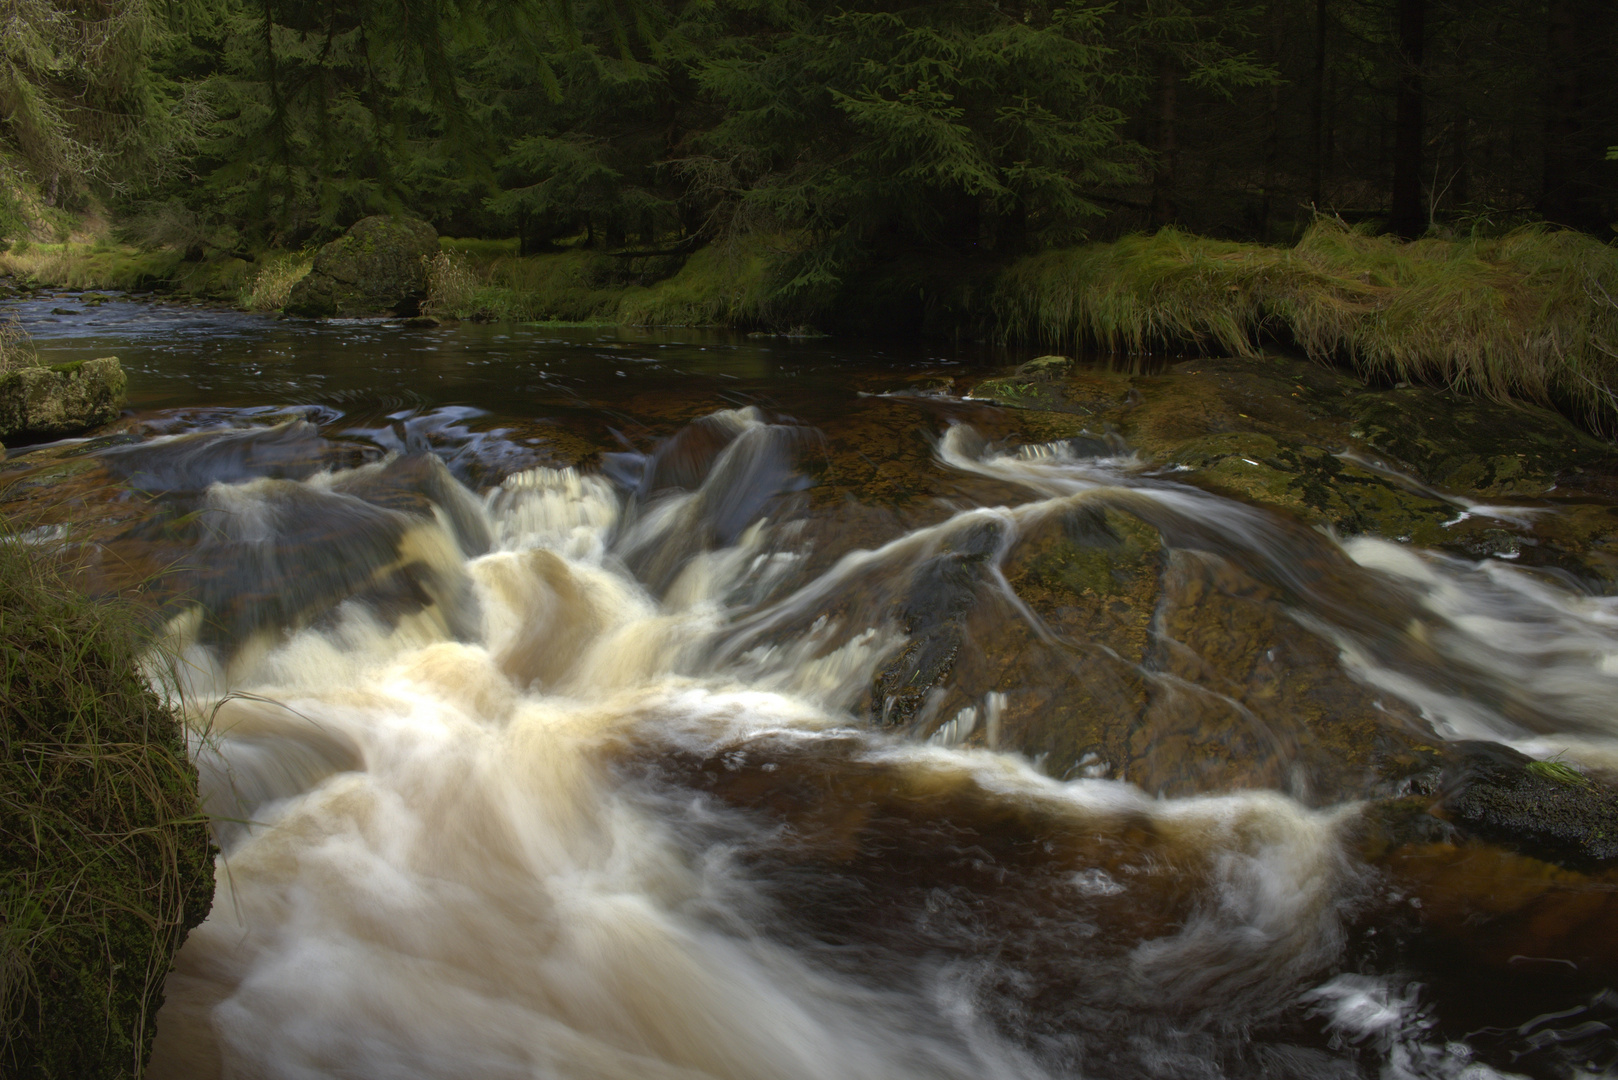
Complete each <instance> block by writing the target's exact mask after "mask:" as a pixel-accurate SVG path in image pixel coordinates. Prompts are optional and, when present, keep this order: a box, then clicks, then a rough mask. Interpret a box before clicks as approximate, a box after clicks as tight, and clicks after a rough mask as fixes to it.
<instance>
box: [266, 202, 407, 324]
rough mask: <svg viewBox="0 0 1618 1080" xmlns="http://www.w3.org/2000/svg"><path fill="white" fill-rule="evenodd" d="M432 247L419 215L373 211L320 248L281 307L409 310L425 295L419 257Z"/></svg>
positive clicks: (338, 312) (318, 311)
mask: <svg viewBox="0 0 1618 1080" xmlns="http://www.w3.org/2000/svg"><path fill="white" fill-rule="evenodd" d="M437 253H438V234H437V233H436V232H434V231H433V227H432V226H431V225H429V224H427V223H426V222H425V221H418V220H415V219H410V218H390V217H383V216H381V215H376V216H373V217H368V218H364V219H362V220H360V221H358V222H355V223H354V225H353V227H351V228H350V229H349V230H348V232H346V233H344V234H343V235H342V236H340V237H338V238H337V239H336V240H333V241H332V242H331V243H329V244H327V245H326V246H325V247H323V248H321V249H320V253H319V254H318V255H316V256H315V264H314V266H313V267H312V268H311V269H310V271H309V273H308V274H306V275H305V276H304V277H303V278H302V279H301V280H300V281H299V282H298V283H297V284H296V285H294V286H293V287H292V294H291V295H290V296H289V297H288V298H287V302H286V306H285V307H284V308H283V310H284V311H285V312H286V313H287V314H288V315H304V316H308V317H310V318H333V317H337V318H355V317H360V316H366V315H415V314H417V312H418V311H419V310H420V307H421V302H422V300H424V299H425V298H426V296H427V270H426V267H425V266H424V265H423V263H422V259H423V258H424V257H427V256H431V255H436V254H437Z"/></svg>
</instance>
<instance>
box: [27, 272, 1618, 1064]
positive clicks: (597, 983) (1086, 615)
mask: <svg viewBox="0 0 1618 1080" xmlns="http://www.w3.org/2000/svg"><path fill="white" fill-rule="evenodd" d="M64 304H66V306H70V307H74V308H77V307H79V305H77V304H75V303H72V302H71V300H64V299H63V298H55V299H52V300H35V301H31V302H29V303H26V304H22V305H20V307H19V310H20V311H21V313H22V315H23V318H24V320H25V323H26V325H27V326H28V328H29V329H30V331H31V332H32V333H33V335H34V337H35V340H36V342H37V344H38V346H39V349H40V352H41V354H42V356H43V357H44V358H45V359H47V360H48V361H52V362H57V361H62V360H70V359H81V358H88V357H91V356H101V355H108V354H116V355H118V356H119V357H120V358H121V360H122V363H123V366H124V369H125V371H126V372H127V373H128V375H129V380H130V413H129V415H128V416H127V417H126V419H125V421H124V422H122V423H121V424H120V425H118V427H117V430H116V431H115V432H114V433H111V434H106V435H103V436H101V437H99V438H97V439H95V440H91V441H75V442H69V443H63V444H55V445H51V446H44V447H37V448H31V449H27V450H24V451H22V452H18V451H16V450H13V451H12V452H11V456H10V457H9V458H8V459H7V460H6V462H5V463H4V465H3V467H0V480H3V481H4V482H6V483H7V484H8V485H9V486H8V487H7V489H6V498H7V499H8V501H9V502H10V503H11V505H12V506H14V507H16V508H18V509H21V510H23V511H25V512H26V513H29V514H31V515H33V516H34V518H35V520H37V521H38V522H39V523H40V528H39V531H38V533H37V534H36V535H37V536H38V537H40V538H42V539H54V538H61V537H66V538H67V539H69V540H70V541H73V542H82V543H84V544H86V545H87V547H86V550H87V551H88V552H89V553H90V554H91V556H92V561H93V562H94V565H95V566H96V567H97V568H98V570H99V572H100V573H101V574H102V576H103V579H104V580H105V582H106V583H107V585H108V586H109V587H118V586H123V585H127V584H129V583H130V582H133V581H144V582H146V583H147V590H148V591H149V592H150V593H152V594H153V595H156V596H158V597H160V598H161V599H160V603H161V605H162V611H163V614H164V617H165V618H166V620H167V622H166V628H165V631H164V633H165V643H166V650H165V656H166V657H167V658H168V659H166V660H161V659H159V660H154V667H153V677H154V679H156V680H157V681H159V682H160V683H162V684H163V685H164V686H165V687H166V688H167V690H168V692H170V693H172V694H174V695H176V697H177V698H178V699H179V700H180V701H181V702H182V703H183V705H184V707H185V709H186V710H187V714H188V716H189V717H190V718H191V720H192V722H193V724H194V726H195V731H196V734H195V738H194V740H193V745H194V753H195V757H196V759H197V762H198V764H199V767H200V770H201V773H202V777H203V786H204V794H205V798H206V799H207V801H208V805H209V809H210V811H211V812H212V813H213V814H214V815H215V816H216V818H217V826H216V832H217V835H218V837H219V839H220V843H221V846H222V849H223V855H222V858H221V863H220V874H219V882H220V884H219V891H218V895H217V897H216V900H215V904H214V909H213V914H212V915H211V916H210V918H209V921H208V922H207V923H206V924H204V926H202V927H201V928H199V929H198V930H196V931H194V932H193V933H192V935H191V937H190V939H189V940H188V942H187V944H186V946H185V948H184V950H183V951H182V954H181V956H180V960H179V965H178V968H177V970H176V971H175V972H174V973H173V974H172V975H171V976H170V978H169V982H168V988H167V1004H166V1005H165V1007H164V1011H163V1012H162V1014H161V1015H160V1016H159V1021H158V1023H159V1032H158V1048H157V1051H156V1055H155V1057H154V1061H153V1064H152V1075H154V1076H158V1077H177V1078H180V1077H183V1078H192V1077H264V1078H271V1077H274V1078H281V1077H286V1078H292V1077H298V1078H309V1077H376V1078H384V1077H387V1078H397V1077H488V1078H504V1077H513V1078H515V1077H580V1078H583V1077H590V1078H597V1077H599V1078H607V1077H622V1078H634V1080H650V1078H670V1080H673V1078H681V1080H690V1078H697V1077H724V1078H735V1080H752V1078H765V1077H782V1078H803V1080H810V1078H831V1077H838V1078H842V1077H869V1078H873V1080H875V1078H895V1077H929V1078H930V1077H962V1078H966V1077H972V1078H981V1077H1108V1078H1111V1077H1116V1078H1134V1077H1174V1078H1193V1077H1194V1078H1203V1077H1208V1078H1212V1077H1305V1078H1322V1080H1324V1078H1349V1077H1388V1078H1429V1077H1430V1078H1454V1080H1461V1078H1468V1080H1472V1078H1476V1080H1482V1078H1490V1077H1506V1076H1518V1075H1521V1076H1534V1077H1581V1076H1603V1075H1613V1073H1614V1071H1615V1069H1618V1037H1615V1033H1614V1030H1613V1025H1614V1024H1618V994H1614V993H1613V992H1612V991H1611V990H1609V989H1608V988H1607V987H1608V985H1609V983H1610V982H1611V981H1612V979H1613V978H1614V967H1615V964H1618V913H1615V910H1614V907H1613V904H1614V896H1615V895H1618V892H1615V884H1614V879H1613V877H1612V875H1611V873H1610V872H1606V871H1600V870H1598V869H1592V868H1589V867H1578V866H1571V865H1570V866H1558V865H1555V864H1552V863H1550V862H1542V861H1539V860H1537V859H1531V858H1528V857H1526V856H1524V855H1523V854H1520V853H1518V852H1514V851H1510V850H1507V849H1504V848H1497V847H1493V846H1490V845H1486V844H1481V843H1474V842H1470V841H1467V842H1461V841H1458V840H1457V839H1456V838H1455V837H1454V836H1453V835H1451V834H1450V833H1447V832H1445V831H1444V830H1445V828H1446V827H1445V826H1444V825H1443V823H1442V822H1440V821H1439V820H1438V819H1437V818H1432V817H1430V816H1428V815H1426V814H1425V813H1420V814H1416V817H1419V818H1420V819H1421V820H1420V822H1418V823H1417V824H1414V825H1412V824H1410V822H1411V821H1412V820H1414V818H1413V817H1412V814H1413V811H1412V810H1411V807H1412V806H1414V805H1416V804H1421V805H1425V803H1426V802H1430V801H1431V798H1432V796H1433V794H1434V792H1435V791H1436V785H1439V784H1440V783H1441V782H1442V779H1441V776H1440V774H1441V773H1442V771H1443V769H1444V768H1446V767H1448V766H1446V765H1445V764H1444V763H1445V762H1448V761H1450V760H1452V755H1451V751H1450V749H1449V748H1451V747H1453V746H1457V745H1459V744H1460V743H1462V742H1463V741H1465V740H1484V739H1486V740H1492V741H1495V742H1500V743H1504V744H1508V745H1511V746H1514V747H1516V748H1518V749H1519V750H1522V751H1523V752H1525V753H1528V754H1529V755H1531V756H1534V757H1539V758H1546V757H1561V758H1562V759H1563V760H1567V761H1572V762H1576V763H1579V764H1580V765H1582V766H1584V767H1587V768H1589V769H1592V770H1594V771H1598V772H1599V771H1601V770H1611V769H1613V768H1614V766H1615V765H1618V718H1615V715H1614V712H1613V702H1614V701H1615V700H1618V603H1615V602H1614V601H1613V599H1612V598H1610V597H1606V596H1602V595H1600V594H1599V593H1598V592H1596V591H1593V590H1591V589H1590V588H1589V587H1587V586H1586V585H1585V584H1584V583H1581V582H1580V581H1579V580H1577V579H1576V577H1573V576H1569V575H1567V574H1562V575H1560V576H1558V575H1555V574H1549V573H1535V572H1530V571H1528V570H1525V569H1521V568H1519V567H1517V566H1515V565H1514V564H1513V563H1512V562H1510V561H1509V560H1507V559H1499V558H1496V559H1484V560H1482V561H1476V560H1467V559H1463V558H1459V557H1457V556H1456V555H1454V554H1453V553H1451V554H1444V553H1438V552H1426V551H1422V550H1420V549H1419V548H1416V547H1414V546H1413V545H1409V544H1398V543H1394V542H1391V541H1388V540H1379V539H1374V538H1359V539H1355V540H1346V541H1339V540H1338V539H1336V538H1334V537H1331V536H1327V535H1324V534H1322V533H1321V532H1319V531H1316V530H1312V529H1308V528H1305V527H1303V526H1301V525H1299V524H1298V523H1296V522H1295V521H1293V520H1292V519H1290V518H1286V517H1283V516H1281V515H1280V514H1278V513H1276V512H1273V511H1270V510H1266V509H1262V508H1259V507H1255V506H1250V505H1247V504H1244V503H1238V502H1235V501H1232V500H1230V499H1226V498H1222V497H1220V496H1218V495H1214V494H1211V493H1209V492H1208V491H1206V490H1203V489H1202V488H1199V487H1197V486H1195V477H1194V476H1191V475H1187V473H1186V470H1183V469H1182V470H1180V471H1173V470H1167V469H1163V468H1160V467H1155V466H1153V465H1151V464H1150V463H1148V462H1147V461H1146V460H1145V459H1144V458H1142V457H1141V456H1138V455H1136V454H1135V453H1134V452H1133V450H1132V448H1131V447H1130V446H1128V445H1126V444H1124V443H1122V442H1121V441H1119V440H1118V439H1117V438H1116V437H1108V436H1107V435H1106V433H1104V432H1093V433H1089V434H1080V435H1070V436H1068V437H1065V438H1061V439H1053V438H1051V430H1050V424H1051V423H1053V421H1051V420H1050V418H1049V417H1048V416H1046V415H1045V414H1038V413H1033V412H1018V411H1016V410H1009V409H1002V408H999V407H996V406H994V405H992V404H988V403H985V402H981V401H974V400H971V399H969V398H967V397H965V396H964V395H965V392H966V388H967V387H968V386H970V385H971V383H972V381H973V380H974V378H976V377H980V376H981V375H982V374H983V373H984V372H986V371H988V370H990V369H991V368H993V367H994V365H996V364H1001V365H1003V364H1005V363H1006V362H1007V361H1006V358H1004V357H995V356H992V355H987V354H983V353H977V354H974V353H972V352H970V351H968V350H965V349H960V350H951V349H949V348H947V347H939V346H931V347H927V348H921V347H917V348H914V349H904V348H898V347H886V346H881V347H879V346H871V345H860V344H850V343H848V342H837V341H829V340H817V341H789V340H785V339H753V338H747V337H742V336H737V335H725V334H707V333H701V332H695V331H666V332H658V331H648V332H638V331H625V330H615V329H562V328H550V327H540V326H533V327H525V326H478V325H465V326H451V327H445V328H440V329H433V330H414V329H406V328H404V327H401V326H398V325H395V324H379V323H352V324H332V325H314V324H309V323H298V322H289V321H279V320H276V319H271V318H262V317H254V316H245V315H241V314H237V313H222V312H209V311H203V310H196V309H185V308H170V307H160V306H154V305H146V304H134V303H123V302H112V303H108V304H105V305H102V306H99V307H90V308H85V309H83V313H82V314H79V315H72V316H65V315H64V316H52V315H50V314H49V312H50V309H51V308H53V307H58V306H63V305H64ZM1471 512H1473V513H1476V514H1483V515H1489V514H1493V515H1495V516H1496V517H1497V518H1498V520H1500V521H1501V522H1503V523H1505V524H1504V525H1503V526H1502V527H1503V528H1519V527H1520V528H1522V529H1530V528H1531V527H1532V520H1533V517H1534V515H1535V514H1538V513H1544V512H1546V511H1543V510H1541V509H1535V508H1527V509H1525V508H1523V507H1503V508H1502V507H1490V506H1481V507H1473V508H1472V511H1471ZM1525 535H1526V534H1525ZM1447 755H1450V756H1447ZM1615 828H1618V824H1615Z"/></svg>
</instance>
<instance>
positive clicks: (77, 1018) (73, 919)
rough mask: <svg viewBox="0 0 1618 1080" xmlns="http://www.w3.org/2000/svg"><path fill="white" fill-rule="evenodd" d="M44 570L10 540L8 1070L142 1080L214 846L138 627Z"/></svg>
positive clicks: (4, 563)
mask: <svg viewBox="0 0 1618 1080" xmlns="http://www.w3.org/2000/svg"><path fill="white" fill-rule="evenodd" d="M43 559H44V557H43V556H42V555H41V554H40V553H39V552H38V551H36V550H34V549H33V548H31V547H30V546H28V545H24V544H20V543H17V542H15V541H12V540H9V539H8V540H4V541H0V791H3V792H4V793H5V797H4V798H3V799H0V974H3V981H0V989H3V991H4V997H3V1001H4V1006H5V1007H4V1010H3V1011H0V1075H4V1076H7V1077H14V1078H16V1080H57V1078H62V1080H67V1078H78V1077H101V1078H117V1077H134V1076H138V1075H140V1073H141V1072H142V1070H143V1068H144V1066H145V1062H146V1059H147V1057H148V1055H149V1054H150V1052H151V1046H152V1037H153V1034H154V1032H155V1022H154V1017H155V1015H156V1013H157V1009H158V1007H159V1005H160V1004H161V1003H162V999H163V984H164V979H165V977H166V975H167V973H168V970H169V966H170V964H171V962H172V960H173V957H174V955H175V953H176V952H177V951H178V949H179V947H180V944H181V942H182V941H183V940H184V938H185V935H186V933H187V932H188V931H189V930H190V928H192V927H194V926H196V925H198V924H199V923H200V922H201V921H202V920H203V919H204V918H205V917H206V915H207V912H208V908H209V906H210V904H211V903H212V897H213V847H212V844H211V842H210V839H209V833H208V826H207V823H206V821H205V820H204V819H203V817H202V814H201V811H200V808H199V803H198V798H197V783H196V772H195V770H194V769H193V767H192V766H191V764H190V762H189V760H188V758H187V756H186V739H185V734H184V729H183V727H182V724H181V721H180V719H179V718H178V717H177V716H176V715H175V714H174V712H173V711H171V710H170V709H169V708H168V707H167V706H166V705H165V704H164V703H163V702H162V701H161V700H160V699H159V698H158V697H157V696H156V695H154V694H153V693H152V691H151V690H150V689H149V688H148V687H147V685H146V683H145V681H144V680H143V679H142V677H141V674H140V671H139V666H138V661H139V657H140V651H141V640H142V638H141V634H140V632H139V629H138V623H137V620H136V618H135V616H134V615H133V613H132V612H130V611H129V610H128V609H127V608H125V607H123V606H121V605H119V604H112V603H107V602H105V601H98V600H93V599H91V598H88V597H85V596H83V595H82V594H80V593H78V592H77V591H76V590H75V588H74V587H73V586H72V584H71V583H70V582H68V581H67V580H65V579H64V578H63V577H61V576H60V575H58V574H57V573H56V572H55V571H54V570H53V569H52V568H50V567H48V566H47V565H46V564H45V563H44V561H43Z"/></svg>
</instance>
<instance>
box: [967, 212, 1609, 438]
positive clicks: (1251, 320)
mask: <svg viewBox="0 0 1618 1080" xmlns="http://www.w3.org/2000/svg"><path fill="white" fill-rule="evenodd" d="M1614 297H1618V248H1614V247H1612V246H1611V245H1607V244H1602V243H1600V242H1598V241H1596V240H1593V239H1591V238H1589V237H1587V236H1584V235H1582V234H1580V233H1573V232H1565V231H1557V230H1523V231H1519V232H1514V233H1511V234H1509V235H1507V236H1503V237H1498V238H1489V239H1474V240H1461V241H1448V240H1418V241H1415V242H1413V243H1403V242H1400V241H1397V240H1393V239H1390V238H1388V237H1373V236H1367V235H1364V234H1362V233H1359V232H1355V231H1353V230H1351V229H1347V228H1344V227H1343V226H1341V225H1340V224H1338V223H1336V222H1333V221H1322V222H1319V223H1317V224H1316V225H1315V226H1314V227H1313V228H1311V229H1310V230H1309V232H1308V233H1307V234H1306V235H1305V236H1304V237H1303V239H1302V240H1301V241H1300V242H1299V243H1298V244H1297V246H1296V247H1293V248H1273V247H1263V246H1260V245H1256V244H1238V243H1228V242H1223V241H1217V240H1208V239H1204V238H1201V237H1195V236H1189V235H1187V234H1185V233H1180V232H1176V231H1174V230H1164V231H1162V232H1159V233H1157V234H1156V235H1155V236H1132V237H1126V238H1125V239H1123V240H1120V241H1118V242H1117V243H1114V244H1098V245H1093V246H1089V247H1080V248H1069V249H1065V250H1061V251H1051V252H1046V253H1042V254H1039V255H1035V256H1031V257H1029V258H1026V259H1023V260H1021V261H1019V262H1017V263H1015V264H1013V265H1012V266H1010V267H1009V268H1007V269H1006V270H1005V271H1004V272H1003V273H1002V274H1000V275H999V277H998V278H997V280H996V282H995V286H994V291H993V293H992V295H991V296H990V298H989V300H988V306H989V308H990V310H991V312H992V315H993V320H994V321H993V326H994V331H995V332H996V333H998V334H999V335H1000V336H1002V337H1003V338H1006V339H1008V340H1022V341H1029V342H1038V343H1040V344H1042V345H1044V346H1046V347H1048V348H1075V347H1084V346H1086V345H1088V346H1092V347H1099V348H1101V349H1103V350H1107V351H1117V352H1130V353H1138V352H1150V351H1154V350H1178V349H1184V348H1186V347H1188V346H1191V347H1195V348H1198V349H1202V350H1205V351H1212V352H1222V353H1226V354H1229V355H1233V356H1251V355H1254V354H1255V353H1256V352H1257V351H1258V349H1259V348H1260V346H1261V345H1262V344H1263V343H1264V342H1265V341H1266V340H1279V341H1282V342H1285V343H1288V344H1294V345H1296V346H1298V347H1299V348H1301V349H1302V350H1303V351H1304V352H1305V353H1306V354H1308V355H1309V356H1310V357H1312V358H1314V359H1318V360H1323V361H1332V362H1336V363H1346V364H1349V365H1351V366H1352V367H1354V368H1355V369H1357V370H1358V371H1359V372H1360V373H1361V374H1363V375H1368V376H1372V377H1377V378H1381V379H1387V380H1406V381H1410V382H1427V383H1438V384H1448V385H1453V386H1455V387H1456V388H1457V389H1461V390H1464V391H1467V392H1471V393H1477V394H1482V395H1484V396H1487V397H1490V398H1494V399H1496V400H1506V399H1510V398H1515V397H1520V398H1526V399H1528V400H1532V401H1536V402H1540V403H1544V404H1551V405H1556V406H1558V407H1560V408H1561V409H1563V410H1564V411H1566V412H1568V413H1569V414H1570V415H1572V416H1574V418H1575V419H1579V420H1582V421H1583V422H1585V423H1586V424H1588V425H1590V426H1592V427H1594V428H1597V429H1598V430H1603V431H1607V432H1611V431H1612V430H1614V429H1615V428H1618V397H1615V396H1614V389H1615V388H1618V301H1615V299H1614Z"/></svg>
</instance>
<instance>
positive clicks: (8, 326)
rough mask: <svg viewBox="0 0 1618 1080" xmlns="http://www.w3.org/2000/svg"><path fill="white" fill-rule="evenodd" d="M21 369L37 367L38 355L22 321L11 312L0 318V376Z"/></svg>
mask: <svg viewBox="0 0 1618 1080" xmlns="http://www.w3.org/2000/svg"><path fill="white" fill-rule="evenodd" d="M23 367H39V354H38V353H36V352H35V351H34V339H33V338H31V337H29V336H28V331H27V330H25V329H23V325H22V320H21V319H19V318H17V314H16V312H11V313H8V314H7V315H6V316H5V317H4V318H0V375H4V374H5V373H6V372H8V371H12V370H14V369H16V368H23Z"/></svg>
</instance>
